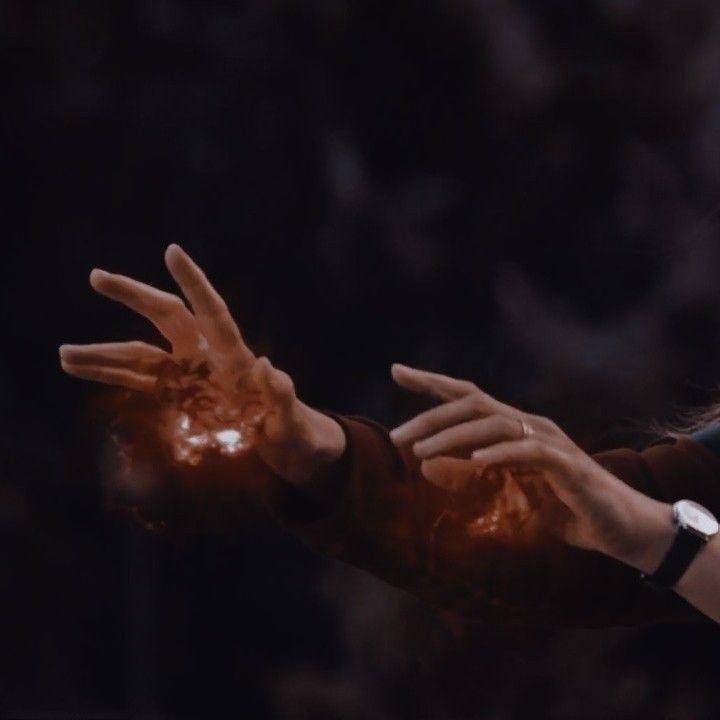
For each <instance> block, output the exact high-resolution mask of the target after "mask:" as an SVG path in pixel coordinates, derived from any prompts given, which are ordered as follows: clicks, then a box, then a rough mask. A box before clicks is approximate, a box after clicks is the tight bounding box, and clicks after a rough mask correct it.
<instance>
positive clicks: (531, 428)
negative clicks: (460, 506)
mask: <svg viewBox="0 0 720 720" xmlns="http://www.w3.org/2000/svg"><path fill="white" fill-rule="evenodd" d="M392 375H393V378H394V380H395V381H396V382H397V383H398V384H399V385H400V386H401V387H403V388H405V389H406V390H410V391H412V392H415V393H420V394H424V395H429V396H431V397H433V398H435V399H437V400H440V401H441V404H440V405H438V406H437V407H434V408H432V409H431V410H428V411H426V412H423V413H421V414H420V415H418V416H417V417H415V418H413V419H412V420H410V421H409V422H407V423H405V424H403V425H401V426H399V427H397V428H395V430H393V431H392V433H391V434H390V437H391V439H392V440H393V442H394V443H395V444H397V445H404V444H412V448H413V452H414V454H415V455H416V456H417V457H418V458H420V459H421V460H422V466H421V467H422V472H423V475H425V477H426V478H427V479H428V480H430V481H431V482H433V483H435V484H436V485H439V486H441V487H444V488H445V489H447V490H450V491H451V492H458V491H462V490H465V489H468V487H467V485H469V484H470V483H472V482H481V481H482V475H479V474H478V473H465V474H464V475H461V476H460V477H462V478H464V480H462V481H460V482H458V475H457V474H456V473H446V472H444V470H446V469H447V468H448V465H447V463H448V462H455V463H459V462H462V463H464V464H466V465H469V466H471V467H473V468H486V467H488V466H498V465H500V466H511V467H512V466H515V467H517V466H526V467H528V466H529V467H531V468H532V469H533V470H535V471H537V472H538V473H539V474H540V475H541V476H542V479H543V480H544V481H545V483H546V484H547V486H548V487H549V489H550V490H551V492H552V493H553V494H554V495H555V497H556V498H557V499H558V500H559V501H560V502H561V503H562V504H563V505H564V506H565V507H566V508H567V510H568V511H569V517H570V519H569V521H568V522H567V523H565V524H564V526H563V527H562V528H555V530H557V531H558V532H559V533H560V534H561V536H562V537H563V539H564V540H565V541H566V542H567V543H569V544H571V545H574V546H577V547H581V548H584V549H587V550H597V551H599V552H602V553H604V554H606V555H609V556H611V557H614V558H615V559H617V560H621V561H622V562H625V563H627V564H629V565H632V566H634V567H636V568H638V569H640V570H642V571H644V572H651V571H652V570H654V569H655V567H656V566H657V564H658V563H659V561H660V559H661V558H662V557H663V555H664V552H665V551H666V550H667V548H668V546H669V544H670V542H671V540H672V534H673V530H672V522H671V509H670V506H668V505H665V504H663V503H660V502H658V501H656V500H653V499H652V498H649V497H647V496H645V495H643V494H642V493H639V492H637V491H636V490H634V489H633V488H631V487H630V486H629V485H626V484H625V483H623V482H622V481H621V480H619V479H618V478H617V477H615V476H614V475H612V474H611V473H610V472H608V471H607V470H606V469H605V468H603V467H602V466H601V465H599V464H598V463H597V462H595V460H593V459H592V458H591V457H590V456H589V455H588V454H586V453H585V452H584V451H583V450H581V449H580V448H579V447H578V446H577V445H575V443H573V441H572V440H571V439H570V438H569V437H568V436H567V435H566V434H565V433H564V432H563V431H562V430H561V429H560V428H559V427H558V426H557V425H556V424H555V423H554V422H553V421H552V420H550V419H548V418H544V417H539V416H537V415H531V414H529V413H525V412H523V411H521V410H518V409H517V408H514V407H512V406H510V405H506V404H504V403H501V402H499V401H498V400H496V399H495V398H493V397H491V396H490V395H488V394H487V393H485V392H483V391H482V390H480V389H479V388H478V387H477V386H476V385H475V384H473V383H472V382H470V381H468V380H458V379H455V378H451V377H448V376H445V375H438V374H436V373H431V372H425V371H422V370H416V369H413V368H409V367H407V366H404V365H393V368H392ZM450 458H455V460H454V461H453V460H450ZM457 458H461V459H457ZM478 475H479V477H478Z"/></svg>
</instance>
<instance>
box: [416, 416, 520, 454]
mask: <svg viewBox="0 0 720 720" xmlns="http://www.w3.org/2000/svg"><path fill="white" fill-rule="evenodd" d="M524 432H525V431H524V426H523V425H522V423H521V422H520V421H519V420H518V419H517V418H512V417H508V416H507V415H492V416H490V417H486V418H480V419H476V420H470V421H468V422H464V423H460V424H459V425H454V426H453V427H450V428H447V429H445V430H441V431H440V432H439V433H436V434H435V435H432V436H430V437H428V438H425V439H424V440H420V441H419V442H416V443H415V445H414V446H413V452H414V453H415V455H417V457H419V458H432V457H435V456H437V455H443V454H449V453H457V452H459V451H460V450H463V449H468V448H472V447H476V448H482V447H486V446H488V445H495V444H497V443H500V442H504V441H508V440H520V439H521V438H523V437H524Z"/></svg>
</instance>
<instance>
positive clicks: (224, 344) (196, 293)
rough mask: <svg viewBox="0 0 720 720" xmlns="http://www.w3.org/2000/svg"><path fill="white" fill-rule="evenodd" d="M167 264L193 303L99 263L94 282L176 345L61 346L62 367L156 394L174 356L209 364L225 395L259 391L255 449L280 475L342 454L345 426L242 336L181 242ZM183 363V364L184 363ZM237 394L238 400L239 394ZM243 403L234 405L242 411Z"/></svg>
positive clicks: (312, 473) (314, 468) (296, 475)
mask: <svg viewBox="0 0 720 720" xmlns="http://www.w3.org/2000/svg"><path fill="white" fill-rule="evenodd" d="M165 264H166V265H167V268H168V270H169V271H170V274H171V275H172V276H173V278H174V279H175V281H176V282H177V283H178V285H179V286H180V289H181V290H182V292H183V294H184V295H185V297H186V298H187V301H188V303H189V304H190V308H191V310H192V312H191V310H190V309H188V307H187V306H186V305H185V303H184V302H183V300H182V299H181V298H180V297H179V296H177V295H173V294H171V293H167V292H164V291H162V290H158V289H156V288H154V287H151V286H149V285H145V284H144V283H141V282H138V281H137V280H133V279H131V278H128V277H125V276H123V275H116V274H113V273H108V272H105V271H103V270H98V269H95V270H93V271H92V273H91V274H90V284H91V285H92V287H93V288H94V289H95V290H96V291H97V292H98V293H100V294H101V295H104V296H105V297H108V298H110V299H111V300H116V301H118V302H120V303H122V304H124V305H126V306H127V307H129V308H130V309H131V310H134V311H135V312H137V313H139V314H141V315H143V316H144V317H146V318H147V319H148V320H150V322H152V323H153V324H154V325H155V327H156V328H157V329H158V330H159V331H160V332H161V333H162V335H163V336H164V337H165V338H166V339H167V340H168V342H169V343H170V345H171V351H170V352H167V351H165V350H163V349H162V348H160V347H157V346H154V345H149V344H147V343H143V342H138V341H133V342H120V343H97V344H91V345H62V346H61V347H60V362H61V366H62V368H63V370H64V371H65V372H67V373H68V374H70V375H73V376H75V377H79V378H83V379H86V380H93V381H96V382H101V383H107V384H111V385H116V386H121V387H125V388H127V389H129V390H133V391H138V392H144V393H153V392H154V391H155V390H156V389H157V387H158V380H159V374H160V372H161V370H162V368H163V367H166V366H167V364H168V363H169V362H174V363H176V364H178V365H179V366H180V367H183V366H188V365H194V366H197V365H198V364H201V363H207V366H208V367H209V370H210V376H211V378H212V380H213V384H214V386H215V387H217V388H220V389H221V392H223V393H224V394H225V396H224V398H223V399H224V400H229V401H230V402H236V401H237V402H240V401H241V399H242V396H243V393H242V392H241V393H238V388H243V389H244V390H245V391H246V393H245V394H246V395H247V391H250V392H251V393H253V394H254V395H255V396H257V395H258V392H259V395H260V397H261V402H262V406H263V411H264V419H263V421H262V425H261V428H260V430H259V434H258V438H257V445H256V451H257V453H258V455H259V457H260V458H261V459H262V460H263V462H264V463H265V464H266V465H267V466H268V467H270V469H271V470H272V471H273V472H275V473H276V474H277V475H279V476H280V477H282V478H283V479H285V480H287V481H288V482H291V483H296V484H303V483H307V482H309V481H311V480H312V479H313V478H314V477H316V476H317V475H319V474H320V473H321V472H322V470H323V469H324V468H325V467H326V465H328V464H330V463H332V462H333V461H334V460H336V459H338V458H339V457H340V456H341V455H342V453H343V450H344V448H345V435H344V433H343V431H342V428H341V427H340V426H339V425H338V423H336V422H335V421H334V420H332V418H330V417H328V416H326V415H324V414H322V413H319V412H317V411H316V410H313V409H312V408H310V407H308V406H307V405H305V404H304V403H302V402H301V401H300V400H299V399H298V397H297V395H296V393H295V387H294V384H293V382H292V379H291V378H290V377H289V376H288V375H287V374H286V373H285V372H283V371H282V370H278V369H277V368H275V367H273V366H272V364H271V363H270V361H269V360H268V359H267V358H266V357H260V358H257V357H256V356H255V355H254V354H253V352H252V351H251V350H250V348H249V347H248V346H247V345H246V343H245V342H244V340H243V338H242V335H241V333H240V330H239V329H238V327H237V324H236V323H235V321H234V320H233V318H232V316H231V314H230V312H229V310H228V308H227V305H226V304H225V302H224V300H223V299H222V297H220V295H219V294H218V293H217V291H216V290H215V289H214V288H213V286H212V285H211V284H210V282H209V281H208V279H207V277H206V276H205V274H204V273H203V271H202V270H201V269H200V268H199V267H198V266H197V265H196V264H195V263H194V262H193V260H192V259H191V258H190V257H189V256H188V255H187V253H185V251H184V250H182V249H181V248H180V247H179V246H178V245H170V246H169V247H168V248H167V251H166V253H165ZM183 364H184V365H183ZM235 398H237V400H235ZM242 410H243V408H242V407H239V408H237V411H238V412H242Z"/></svg>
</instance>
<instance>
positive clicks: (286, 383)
mask: <svg viewBox="0 0 720 720" xmlns="http://www.w3.org/2000/svg"><path fill="white" fill-rule="evenodd" d="M252 375H253V377H254V378H255V380H256V381H257V383H258V384H259V385H260V387H261V388H263V389H264V390H265V392H266V393H267V395H268V399H269V400H270V402H271V404H272V405H275V406H279V407H280V408H282V409H285V410H287V409H290V408H291V406H292V405H293V403H294V402H295V399H296V395H295V384H294V383H293V381H292V378H291V377H290V376H289V375H288V374H287V373H285V372H283V371H282V370H278V369H277V368H275V367H273V366H272V364H271V363H270V360H268V358H266V357H261V358H258V360H257V361H256V362H255V365H254V366H253V369H252Z"/></svg>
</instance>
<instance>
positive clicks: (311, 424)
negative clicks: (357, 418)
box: [279, 401, 347, 486]
mask: <svg viewBox="0 0 720 720" xmlns="http://www.w3.org/2000/svg"><path fill="white" fill-rule="evenodd" d="M291 417H292V420H291V426H290V428H289V432H288V433H287V437H288V439H289V442H288V444H287V445H286V446H285V447H284V448H283V451H282V452H281V453H280V455H281V456H282V458H283V462H282V465H283V466H284V467H283V468H282V470H280V472H279V474H280V476H281V477H282V478H283V479H284V480H286V481H287V482H289V483H291V484H293V485H298V486H301V485H303V486H308V485H311V484H312V482H313V480H315V479H316V478H318V477H320V476H322V475H324V474H325V472H326V470H327V469H328V468H329V467H330V466H331V465H333V463H335V462H337V461H338V460H339V459H340V458H341V457H342V455H343V453H344V452H345V445H346V442H347V441H346V438H345V432H344V431H343V429H342V427H341V426H340V425H339V424H338V423H337V422H336V421H335V420H333V419H332V418H331V417H329V416H327V415H325V414H323V413H321V412H319V411H317V410H315V409H313V408H311V407H309V406H307V405H305V404H304V403H302V402H300V401H298V402H297V406H296V407H295V408H294V409H293V412H292V413H291Z"/></svg>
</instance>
